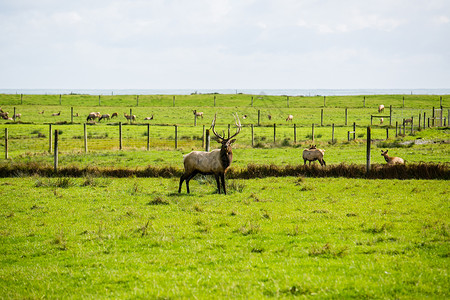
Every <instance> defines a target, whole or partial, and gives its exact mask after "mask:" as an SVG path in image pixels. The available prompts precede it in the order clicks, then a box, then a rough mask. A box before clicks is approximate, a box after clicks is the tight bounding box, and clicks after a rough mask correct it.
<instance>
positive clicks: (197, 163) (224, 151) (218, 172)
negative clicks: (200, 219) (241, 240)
mask: <svg viewBox="0 0 450 300" xmlns="http://www.w3.org/2000/svg"><path fill="white" fill-rule="evenodd" d="M383 111H384V105H382V104H381V105H379V106H378V112H379V113H381V112H383ZM39 114H44V111H40V112H39ZM193 114H194V116H195V117H200V118H203V112H199V111H197V110H193ZM60 115H61V111H59V112H58V113H52V114H51V116H53V117H57V116H60ZM123 115H124V117H125V118H126V119H127V121H129V122H134V121H136V119H137V118H136V115H131V114H130V115H129V114H127V113H124V114H123ZM74 116H78V113H77V114H75V115H74ZM118 116H119V115H118V113H117V112H114V113H112V114H101V113H100V112H91V113H89V115H88V116H87V118H86V121H87V122H89V121H91V122H95V121H96V120H98V122H100V121H102V120H111V119H113V118H117V117H118ZM0 117H1V118H2V119H5V120H13V118H11V117H10V116H9V113H8V112H5V111H3V110H2V108H0ZM21 117H22V114H20V113H18V114H15V115H14V118H15V119H20V118H21ZM216 118H217V114H216V115H215V116H214V119H213V121H212V124H211V129H212V132H213V133H214V135H215V136H216V137H217V141H218V142H219V143H220V144H221V148H220V149H215V150H212V151H210V152H206V151H192V152H190V153H188V154H186V155H184V156H183V164H184V170H185V171H184V174H183V175H182V176H181V178H180V184H179V188H178V192H179V193H181V187H182V184H183V182H184V181H186V189H187V193H189V192H190V191H189V181H190V180H191V179H192V178H193V177H194V176H195V175H197V174H204V175H214V177H215V179H216V183H217V189H218V192H219V194H220V192H221V187H222V190H223V193H224V194H226V193H227V192H226V185H225V172H226V171H227V169H228V168H229V167H230V165H231V162H232V160H233V149H232V147H231V145H232V144H233V143H234V142H235V141H236V139H234V137H236V136H237V135H238V134H239V133H240V131H241V129H242V125H241V122H240V120H239V116H238V115H237V114H236V115H234V118H235V125H236V127H237V130H236V133H235V134H233V135H232V136H230V137H228V138H225V137H223V136H221V135H219V134H218V133H217V132H216V130H215V124H216ZM245 118H247V115H243V119H245ZM267 118H268V119H269V120H272V116H271V115H270V114H269V115H268V116H267ZM293 119H294V116H293V115H288V116H287V118H286V122H289V121H290V122H292V120H293ZM144 120H153V115H151V116H150V117H145V118H144ZM411 122H412V119H406V120H405V121H404V123H406V124H407V123H411ZM380 123H381V124H382V123H383V118H381V119H380ZM324 155H325V150H323V149H319V148H317V147H316V145H311V146H310V147H309V148H308V149H304V150H303V155H302V157H303V161H304V165H306V162H307V161H308V162H309V165H311V162H314V161H316V160H317V161H318V162H319V163H320V165H321V166H322V167H324V166H326V163H325V160H324V159H323V157H324ZM381 155H382V156H383V157H384V159H385V160H386V163H387V164H388V165H394V164H404V163H405V161H404V160H403V159H402V158H400V157H391V156H389V155H388V150H386V151H383V150H381Z"/></svg>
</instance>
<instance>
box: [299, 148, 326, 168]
mask: <svg viewBox="0 0 450 300" xmlns="http://www.w3.org/2000/svg"><path fill="white" fill-rule="evenodd" d="M324 154H325V150H322V149H318V148H316V145H311V146H310V147H309V149H304V150H303V161H304V164H305V165H306V161H309V165H311V162H312V161H316V160H318V161H319V163H320V165H321V166H322V167H323V166H326V163H325V161H324V160H323V156H324Z"/></svg>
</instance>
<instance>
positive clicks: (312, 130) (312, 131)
mask: <svg viewBox="0 0 450 300" xmlns="http://www.w3.org/2000/svg"><path fill="white" fill-rule="evenodd" d="M311 133H312V142H313V143H314V123H313V124H312V129H311Z"/></svg>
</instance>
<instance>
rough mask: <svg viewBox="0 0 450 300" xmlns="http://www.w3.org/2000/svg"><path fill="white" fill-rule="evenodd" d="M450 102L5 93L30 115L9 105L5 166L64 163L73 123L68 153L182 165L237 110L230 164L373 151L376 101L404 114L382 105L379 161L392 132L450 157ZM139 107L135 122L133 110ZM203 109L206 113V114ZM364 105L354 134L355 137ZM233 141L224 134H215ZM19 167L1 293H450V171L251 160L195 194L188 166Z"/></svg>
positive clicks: (422, 157)
mask: <svg viewBox="0 0 450 300" xmlns="http://www.w3.org/2000/svg"><path fill="white" fill-rule="evenodd" d="M448 101H449V96H448V95H443V96H436V95H377V96H339V97H328V96H327V97H326V98H325V99H324V97H323V96H311V97H300V96H298V97H289V98H288V97H286V96H267V95H242V94H236V95H220V94H207V95H184V96H181V95H176V96H172V95H170V96H169V95H167V96H166V95H140V96H139V98H138V97H137V96H136V95H129V96H126V95H125V96H122V95H116V96H112V95H111V96H109V95H101V96H100V98H99V96H98V95H97V96H92V95H76V94H73V95H72V94H71V95H61V97H60V95H22V96H21V95H20V94H19V95H2V94H0V107H1V108H2V109H3V110H4V111H8V112H9V113H10V115H12V113H13V111H14V108H15V111H16V113H21V114H22V117H21V118H20V119H18V120H16V121H15V122H14V121H10V120H9V121H8V120H2V119H1V120H0V168H3V167H5V166H10V167H12V168H15V167H16V166H27V165H28V166H31V167H33V166H38V167H42V166H44V167H49V166H52V165H53V159H54V157H53V155H52V154H51V153H49V148H50V136H51V134H52V133H53V131H54V130H58V132H59V144H58V145H59V166H60V167H61V168H64V167H66V168H70V167H71V166H73V168H74V169H75V168H99V169H102V168H104V169H113V170H114V169H117V170H119V171H120V170H121V169H132V170H140V169H143V168H146V167H158V168H174V170H176V171H177V172H180V171H181V170H182V159H183V155H184V154H187V153H189V152H190V151H192V150H202V149H203V127H205V128H206V129H208V128H209V127H210V125H211V121H212V118H213V116H214V114H215V113H217V114H218V116H217V126H216V129H217V131H218V132H220V133H223V134H224V135H226V134H227V131H228V124H231V127H230V130H231V133H234V130H235V127H234V125H233V124H234V119H233V117H232V114H233V113H235V112H237V113H238V114H239V116H240V120H241V123H242V125H243V128H242V131H241V133H240V134H239V135H238V137H237V141H236V143H235V144H233V163H232V166H231V170H230V174H229V176H230V177H232V176H231V175H232V174H235V173H236V172H239V170H241V169H244V168H247V167H248V166H271V165H273V166H276V167H279V168H282V167H285V166H287V167H289V166H293V167H295V166H298V165H302V164H303V160H302V157H301V156H302V151H303V149H304V148H305V147H308V146H309V145H310V144H312V143H314V144H317V146H318V147H320V148H322V149H325V150H326V152H325V156H324V159H325V161H326V162H327V165H328V167H327V168H328V169H331V168H333V167H334V166H337V167H339V165H340V164H348V165H364V164H365V162H366V138H367V126H369V125H370V124H371V120H370V116H371V115H376V116H386V115H389V106H390V105H392V108H393V110H392V116H393V120H392V125H391V126H389V120H388V119H386V118H385V119H384V123H383V124H380V122H379V117H377V118H374V119H373V125H372V126H371V131H372V140H373V141H372V145H371V151H372V155H371V162H372V163H373V164H376V165H377V168H383V167H382V166H381V165H384V164H385V161H384V159H383V157H382V156H381V155H380V153H381V149H383V150H386V149H389V154H390V155H393V156H400V157H402V158H404V159H405V160H406V161H407V165H415V164H418V165H420V164H422V163H424V164H430V165H433V164H434V165H436V164H440V165H441V167H442V169H444V170H447V171H446V172H447V173H446V174H448V167H449V163H450V139H449V128H448V126H447V127H445V126H441V127H433V128H426V129H423V119H422V123H421V127H422V128H421V129H420V130H419V128H418V126H417V122H416V121H417V119H418V116H419V115H420V116H421V117H423V115H424V113H425V114H426V117H427V118H428V117H430V116H431V115H432V109H433V107H435V108H437V107H439V106H440V105H443V106H444V117H446V118H447V113H448V109H447V108H446V107H448V106H449V102H448ZM214 102H215V103H214ZM324 102H325V103H324ZM379 104H384V105H385V106H386V109H385V111H384V112H383V113H378V111H377V107H378V105H379ZM72 108H73V113H74V115H78V116H73V117H72V116H71V110H72ZM346 109H347V124H346V118H345V111H346ZM130 110H131V111H132V113H133V114H136V116H137V121H136V122H135V123H134V124H128V123H127V122H126V120H125V118H124V116H123V113H130ZM193 110H198V111H203V112H204V116H205V117H204V118H203V119H201V118H198V119H197V120H196V123H197V124H196V125H197V126H194V115H193V113H192V111H193ZM322 110H323V116H324V117H323V120H321V114H322ZM59 111H60V112H61V114H60V115H59V116H51V114H53V113H58V112H59ZM92 111H99V112H101V113H109V114H111V113H113V112H117V113H118V114H119V117H118V118H117V119H112V120H108V121H102V122H89V123H88V125H87V126H86V128H87V137H88V151H87V152H85V148H84V123H85V122H86V117H87V115H88V114H89V113H90V112H92ZM41 112H43V113H41ZM258 112H259V115H260V118H259V122H260V124H259V126H258V125H257V124H258ZM269 114H270V115H271V117H272V118H271V120H269V119H268V115H269ZM288 114H292V115H294V120H293V122H292V123H287V122H286V121H285V119H286V117H287V115H288ZM151 115H153V116H154V119H153V120H150V121H145V120H144V118H145V117H148V116H151ZM245 115H246V118H245V119H244V118H243V117H244V116H245ZM411 116H413V117H414V120H415V121H414V122H415V123H414V124H415V125H414V132H412V133H411V131H410V126H409V127H406V130H405V134H403V132H398V135H397V136H396V128H395V123H396V122H397V123H401V122H402V120H403V119H404V118H409V117H411ZM119 122H122V123H123V126H122V150H119ZM353 122H355V124H356V132H355V139H354V140H351V141H348V140H347V137H348V131H352V130H353V127H352V125H353ZM147 124H150V126H149V130H150V131H149V132H150V133H149V135H148V134H147ZM274 124H275V135H274ZM294 124H295V125H296V127H295V133H296V135H295V137H294ZM312 124H314V140H313V135H312ZM332 124H335V131H334V141H332V127H331V125H332ZM50 125H51V129H52V132H50ZM174 125H177V147H176V148H175V126H174ZM252 125H253V137H254V140H253V144H252ZM6 129H7V131H8V159H5V130H6ZM397 130H398V129H397ZM387 132H388V133H389V138H387V136H386V135H387ZM148 137H149V141H150V149H149V150H147V138H148ZM217 146H218V144H216V142H215V141H214V140H213V139H212V140H211V148H212V149H214V148H216V147H217ZM8 174H10V175H8V176H6V177H3V178H0V196H1V197H0V253H1V256H0V270H1V271H0V298H1V299H23V298H27V299H37V298H96V299H97V298H101V299H106V298H108V299H110V298H114V299H122V298H143V299H178V298H182V299H184V298H189V299H191V298H200V299H210V298H211V299H217V298H218V299H228V298H241V299H249V298H250V299H259V298H274V297H277V298H278V297H279V298H288V297H292V296H299V297H306V298H312V297H315V298H319V299H323V298H325V299H327V298H328V299H336V298H377V299H393V298H394V299H423V298H431V299H445V298H449V297H450V284H449V282H450V281H449V274H448V272H449V267H448V266H449V265H450V262H449V256H450V246H449V242H450V238H449V237H450V209H449V200H448V199H449V196H448V194H449V192H450V189H449V188H448V180H398V179H355V178H353V179H349V178H342V177H337V178H312V177H311V178H310V177H303V176H287V177H266V178H253V179H237V177H234V178H235V179H231V178H230V179H228V180H227V191H228V195H226V196H225V195H219V194H217V193H216V186H215V181H214V180H213V179H212V178H211V176H197V177H196V178H195V179H194V180H192V181H191V184H190V189H191V194H189V195H188V194H186V187H185V185H184V186H183V189H182V193H181V194H178V193H177V190H178V183H179V178H178V177H176V176H172V177H170V176H169V178H146V177H136V176H129V177H128V178H116V177H114V176H111V177H108V176H98V174H97V175H95V173H93V174H88V175H87V174H83V175H80V176H78V177H64V176H62V175H58V174H55V175H51V176H48V177H41V176H37V175H34V176H29V175H25V174H26V173H22V172H21V171H20V170H19V169H17V171H15V172H9V173H8ZM11 174H12V175H11ZM99 174H100V173H99ZM177 174H178V173H177ZM383 178H384V177H383ZM444 178H448V177H444Z"/></svg>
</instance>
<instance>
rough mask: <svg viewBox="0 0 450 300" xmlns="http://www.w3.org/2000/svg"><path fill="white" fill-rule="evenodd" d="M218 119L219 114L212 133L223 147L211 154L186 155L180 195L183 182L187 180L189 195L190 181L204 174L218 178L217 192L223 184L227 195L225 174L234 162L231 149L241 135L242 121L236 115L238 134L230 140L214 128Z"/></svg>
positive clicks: (202, 152) (214, 120) (197, 152)
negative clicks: (236, 138)
mask: <svg viewBox="0 0 450 300" xmlns="http://www.w3.org/2000/svg"><path fill="white" fill-rule="evenodd" d="M216 117H217V114H216V115H215V116H214V119H213V121H212V124H211V128H212V132H213V133H214V135H215V136H216V137H217V141H218V142H219V143H220V144H222V147H221V148H220V149H215V150H212V151H211V152H204V151H192V152H191V153H188V154H186V155H184V159H183V163H184V174H183V175H182V176H181V178H180V185H179V188H178V193H181V186H182V185H183V181H185V180H186V190H187V193H188V194H189V181H190V180H191V179H192V178H193V177H194V176H195V175H197V174H204V175H214V177H215V178H216V182H217V190H218V192H219V194H220V183H221V182H222V188H223V193H224V194H225V195H226V194H227V190H226V187H225V172H226V171H227V169H228V168H229V167H230V165H231V162H232V160H233V150H232V148H231V144H233V143H234V142H235V141H236V140H235V139H233V138H234V137H235V136H237V135H238V134H239V132H240V131H241V128H242V126H241V121H240V120H239V117H238V116H237V114H236V116H234V119H235V123H236V126H237V130H236V133H235V134H233V135H232V136H230V137H228V138H224V137H222V136H220V135H219V134H217V132H216V130H215V128H214V127H215V125H216Z"/></svg>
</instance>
